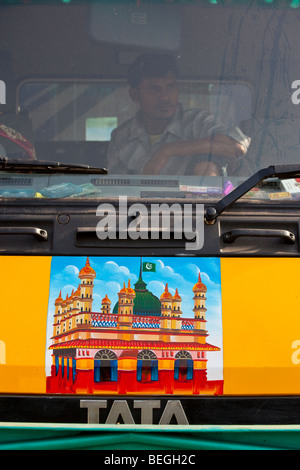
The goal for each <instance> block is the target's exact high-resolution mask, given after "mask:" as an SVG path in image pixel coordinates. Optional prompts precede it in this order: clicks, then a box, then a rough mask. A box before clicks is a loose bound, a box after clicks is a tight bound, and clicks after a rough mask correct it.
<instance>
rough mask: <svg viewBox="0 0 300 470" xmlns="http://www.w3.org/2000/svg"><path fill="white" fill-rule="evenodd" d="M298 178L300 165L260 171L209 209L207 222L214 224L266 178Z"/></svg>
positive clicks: (272, 167)
mask: <svg viewBox="0 0 300 470" xmlns="http://www.w3.org/2000/svg"><path fill="white" fill-rule="evenodd" d="M274 177H277V178H281V179H287V178H297V177H300V165H272V166H269V167H267V168H263V169H261V170H259V171H258V172H257V173H254V175H252V176H250V178H248V179H247V180H246V181H244V182H243V183H242V184H240V185H239V186H238V187H237V188H235V189H234V190H233V191H231V192H230V193H229V194H227V196H225V197H223V198H222V199H221V200H220V201H219V202H217V204H216V205H215V206H214V207H208V208H207V210H206V213H205V221H206V223H208V224H213V223H214V222H215V221H216V219H217V217H218V216H219V215H220V214H222V212H223V211H224V210H225V209H227V208H228V207H229V206H231V204H233V203H234V202H236V201H237V200H238V199H240V198H241V197H242V196H243V195H244V194H246V193H247V192H248V191H250V190H251V189H252V188H254V187H255V186H256V185H257V184H259V183H260V182H261V181H263V180H264V179H266V178H274Z"/></svg>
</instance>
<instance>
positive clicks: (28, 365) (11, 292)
mask: <svg viewBox="0 0 300 470" xmlns="http://www.w3.org/2000/svg"><path fill="white" fill-rule="evenodd" d="M50 264H51V257H35V256H23V257H22V256H1V263H0V289H1V291H0V292H1V303H0V312H1V328H0V341H1V345H2V346H1V350H2V354H1V360H0V393H9V392H15V393H20V392H22V393H29V392H33V393H41V392H45V389H46V385H45V380H46V373H45V351H46V328H47V310H48V295H49V282H50Z"/></svg>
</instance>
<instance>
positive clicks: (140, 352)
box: [46, 257, 223, 395]
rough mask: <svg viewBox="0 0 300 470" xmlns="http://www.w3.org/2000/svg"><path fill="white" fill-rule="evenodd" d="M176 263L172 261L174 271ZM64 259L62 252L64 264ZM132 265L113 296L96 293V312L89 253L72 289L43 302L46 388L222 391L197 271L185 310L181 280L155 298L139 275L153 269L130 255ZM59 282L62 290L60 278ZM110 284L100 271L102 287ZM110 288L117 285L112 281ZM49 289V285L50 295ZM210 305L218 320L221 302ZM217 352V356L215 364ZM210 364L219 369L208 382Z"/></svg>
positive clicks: (131, 391)
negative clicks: (45, 307)
mask: <svg viewBox="0 0 300 470" xmlns="http://www.w3.org/2000/svg"><path fill="white" fill-rule="evenodd" d="M81 260H82V258H80V261H81ZM98 260H99V259H98V258H97V261H98ZM125 260H126V263H124V258H123V259H122V263H123V264H126V265H128V263H129V262H130V259H127V258H125ZM54 261H55V259H54ZM117 261H120V259H119V258H118V259H117ZM180 261H181V260H176V262H177V265H178V272H180V264H179V263H180ZM52 262H53V260H52ZM68 262H69V259H67V257H66V265H67V264H68ZM60 263H61V261H60ZM137 263H139V265H140V266H139V268H138V272H137V274H136V277H135V280H136V279H137V280H136V282H135V283H134V284H132V281H131V280H130V279H129V278H128V279H127V282H123V285H122V286H121V288H120V289H119V290H118V291H116V292H115V298H114V301H112V299H111V297H112V296H111V295H110V296H108V294H107V292H105V291H104V292H99V291H98V292H97V297H98V298H99V294H100V295H101V298H102V300H101V307H100V308H99V311H94V308H93V302H94V296H95V294H96V288H97V286H98V284H96V282H97V279H98V278H99V277H101V272H100V273H99V272H98V270H97V272H96V270H95V269H94V268H93V267H92V263H91V260H90V259H89V258H85V259H84V264H83V265H82V266H81V268H79V269H78V271H79V272H78V278H79V283H78V287H77V289H73V290H72V292H70V293H69V294H67V295H66V296H65V297H64V298H63V296H62V292H61V289H60V291H57V293H56V295H55V297H56V299H55V301H54V302H53V303H54V305H52V306H51V305H50V304H49V311H48V330H49V331H48V345H47V349H48V355H49V356H48V357H49V363H48V372H47V373H46V375H47V377H46V391H47V393H61V394H103V395H104V394H112V395H130V394H134V395H146V394H156V395H157V394H164V395H166V394H170V395H200V394H202V395H221V394H222V393H223V369H222V348H221V344H222V321H221V319H220V321H219V322H214V329H216V328H217V329H218V330H219V331H218V334H219V338H220V339H219V344H217V345H214V344H211V343H210V342H208V341H207V339H208V336H209V332H208V329H209V328H208V325H209V317H210V311H209V309H207V299H208V297H209V295H210V293H209V292H208V289H207V286H206V285H205V284H204V282H202V278H201V272H198V275H197V276H195V273H193V276H191V277H192V279H189V282H190V286H191V289H190V299H189V302H190V304H189V305H190V308H189V312H185V307H186V305H185V304H186V302H185V301H184V298H185V297H186V295H185V296H184V298H183V297H182V296H181V293H180V285H178V286H173V285H172V286H171V285H169V283H167V282H165V283H164V289H162V291H161V294H160V296H158V295H154V294H153V293H152V292H151V291H150V290H148V289H147V283H146V282H145V280H144V278H145V277H147V276H148V278H147V280H148V279H149V276H152V277H151V280H152V282H149V284H152V283H153V281H155V279H156V276H157V273H155V272H152V273H151V274H150V273H147V274H145V273H144V272H143V269H142V266H143V265H144V264H145V263H143V262H142V260H141V259H138V258H135V266H137ZM150 265H152V263H151V264H150ZM177 265H176V266H177ZM60 266H61V265H60ZM57 272H58V271H57ZM111 279H112V278H111ZM161 280H162V278H160V281H161ZM60 282H61V286H62V287H63V285H64V284H63V283H64V279H63V276H61V278H60ZM109 282H110V279H108V278H106V277H105V276H103V278H102V283H101V286H102V289H103V286H107V287H108V285H109ZM111 285H114V286H116V285H118V284H117V283H113V281H112V282H111ZM56 286H57V283H56ZM51 288H52V284H51V283H50V292H51ZM56 288H57V287H56ZM171 291H172V292H171ZM50 298H51V297H50ZM52 299H53V291H52ZM191 310H192V312H193V313H192V312H191ZM215 310H217V311H218V315H219V318H221V312H220V310H221V307H220V303H219V304H218V305H215ZM187 314H188V315H189V316H187ZM216 323H217V326H215V325H216ZM215 354H218V357H221V360H219V359H218V360H217V361H214V359H215V358H213V356H214V355H215ZM210 362H214V363H215V364H217V369H218V370H219V371H220V372H219V375H218V374H217V375H218V376H217V377H216V378H213V379H209V378H208V373H207V372H208V368H209V365H210Z"/></svg>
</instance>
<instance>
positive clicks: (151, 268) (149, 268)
mask: <svg viewBox="0 0 300 470" xmlns="http://www.w3.org/2000/svg"><path fill="white" fill-rule="evenodd" d="M143 272H148V273H149V272H152V273H155V272H156V264H155V263H151V262H150V261H144V262H143Z"/></svg>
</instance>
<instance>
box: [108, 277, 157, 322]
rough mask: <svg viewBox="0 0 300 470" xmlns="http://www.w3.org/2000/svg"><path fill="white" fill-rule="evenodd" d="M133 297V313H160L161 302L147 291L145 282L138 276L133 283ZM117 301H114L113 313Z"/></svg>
mask: <svg viewBox="0 0 300 470" xmlns="http://www.w3.org/2000/svg"><path fill="white" fill-rule="evenodd" d="M134 291H135V298H134V300H133V314H134V315H155V316H160V315H161V304H160V300H159V298H158V297H156V296H155V295H154V294H152V292H150V291H148V289H147V284H146V283H145V281H143V279H142V277H141V276H140V277H139V279H138V281H137V282H136V283H135V284H134ZM118 306H119V302H117V303H116V305H115V306H114V309H113V313H118Z"/></svg>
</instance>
